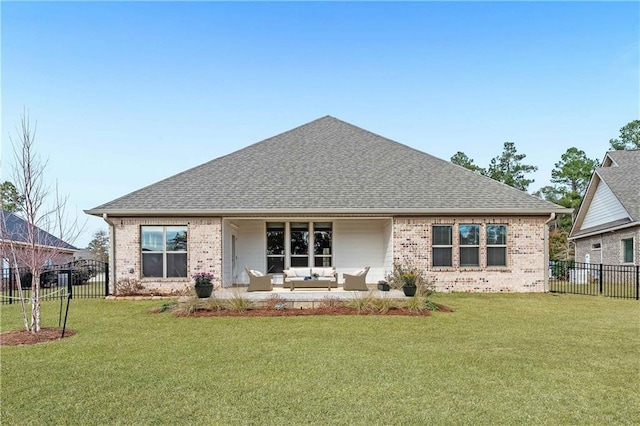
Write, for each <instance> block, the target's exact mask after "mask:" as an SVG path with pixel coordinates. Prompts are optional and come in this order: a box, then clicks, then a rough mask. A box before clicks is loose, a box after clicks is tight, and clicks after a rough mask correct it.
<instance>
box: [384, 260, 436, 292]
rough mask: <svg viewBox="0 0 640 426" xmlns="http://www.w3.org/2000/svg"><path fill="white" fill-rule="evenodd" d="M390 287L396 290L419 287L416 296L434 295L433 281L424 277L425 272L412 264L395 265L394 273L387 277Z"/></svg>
mask: <svg viewBox="0 0 640 426" xmlns="http://www.w3.org/2000/svg"><path fill="white" fill-rule="evenodd" d="M386 279H387V281H389V285H390V286H391V287H392V288H395V289H401V288H402V287H405V286H406V287H417V289H416V290H417V291H416V294H419V295H420V296H423V297H428V296H430V295H431V294H433V293H434V286H433V281H431V280H429V279H428V278H427V277H425V276H424V271H423V270H422V269H420V268H418V267H416V266H414V265H411V264H410V263H394V264H393V272H391V273H390V274H388V275H387V277H386Z"/></svg>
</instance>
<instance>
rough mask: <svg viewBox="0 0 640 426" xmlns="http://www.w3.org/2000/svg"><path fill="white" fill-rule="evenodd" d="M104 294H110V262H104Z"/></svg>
mask: <svg viewBox="0 0 640 426" xmlns="http://www.w3.org/2000/svg"><path fill="white" fill-rule="evenodd" d="M104 295H105V297H106V296H108V295H109V262H105V263H104Z"/></svg>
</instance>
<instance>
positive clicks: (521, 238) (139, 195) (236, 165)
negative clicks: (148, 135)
mask: <svg viewBox="0 0 640 426" xmlns="http://www.w3.org/2000/svg"><path fill="white" fill-rule="evenodd" d="M218 142H219V143H222V142H223V141H218ZM86 212H87V213H88V214H92V215H96V216H102V217H103V218H104V219H105V220H106V222H107V223H108V224H109V228H110V239H111V244H110V247H111V253H110V254H109V258H110V260H111V269H110V273H111V274H112V277H111V278H112V280H111V282H113V283H115V282H117V281H118V280H121V279H124V278H135V279H141V280H142V283H143V285H145V286H146V287H148V288H151V287H155V288H158V289H165V290H170V289H177V288H183V287H186V286H188V285H191V284H192V279H190V276H191V275H192V274H193V273H195V272H198V271H209V272H213V273H214V275H215V277H216V284H218V285H223V286H230V285H232V284H236V283H248V282H249V280H248V277H247V275H246V272H245V267H249V268H250V269H256V270H259V271H262V272H269V273H276V274H278V273H280V272H282V270H283V268H287V267H289V266H294V267H309V266H334V267H336V269H337V271H338V275H339V278H338V280H339V282H342V274H343V273H345V272H346V273H350V272H354V271H356V270H357V269H360V268H362V267H364V266H370V267H371V269H370V271H369V273H368V275H367V282H369V283H375V282H377V280H379V279H382V278H384V276H385V274H386V273H388V272H390V271H391V270H392V269H393V264H394V262H410V263H412V264H413V265H415V266H418V267H420V268H423V269H424V270H425V271H427V274H428V276H429V277H430V278H431V279H433V280H435V284H436V287H437V288H438V289H439V290H444V291H509V292H529V291H544V289H545V282H546V281H545V280H546V279H547V273H546V271H547V269H548V242H547V223H548V222H549V221H550V219H553V218H554V217H555V215H556V214H564V213H567V212H568V210H567V209H564V208H562V207H559V206H557V205H555V204H551V203H548V202H546V201H543V200H541V199H539V198H537V197H534V196H531V195H529V194H527V193H525V192H522V191H519V190H517V189H514V188H512V187H510V186H507V185H505V184H502V183H500V182H497V181H494V180H492V179H490V178H488V177H485V176H480V175H478V174H476V173H473V172H471V171H469V170H466V169H464V168H462V167H459V166H456V165H453V164H451V163H449V162H447V161H444V160H441V159H438V158H435V157H433V156H431V155H428V154H425V153H423V152H421V151H418V150H416V149H413V148H410V147H408V146H406V145H402V144H400V143H397V142H394V141H392V140H389V139H386V138H384V137H381V136H378V135H376V134H374V133H371V132H369V131H366V130H364V129H361V128H358V127H356V126H353V125H351V124H349V123H345V122H343V121H340V120H338V119H335V118H333V117H330V116H326V117H323V118H320V119H318V120H315V121H312V122H310V123H308V124H305V125H303V126H300V127H297V128H295V129H293V130H290V131H288V132H285V133H282V134H280V135H277V136H274V137H272V138H269V139H266V140H264V141H262V142H259V143H256V144H253V145H250V146H248V147H246V148H244V149H241V150H239V151H236V152H233V153H231V154H229V155H225V156H223V157H220V158H217V159H215V160H213V161H210V162H208V163H205V164H202V165H200V166H198V167H194V168H192V169H190V170H187V171H185V172H183V173H180V174H177V175H175V176H173V177H170V178H168V179H165V180H162V181H160V182H157V183H155V184H152V185H150V186H148V187H146V188H142V189H140V190H138V191H135V192H132V193H130V194H128V195H125V196H123V197H121V198H118V199H116V200H113V201H110V202H108V203H106V204H103V205H101V206H98V207H95V208H93V209H91V210H87V211H86Z"/></svg>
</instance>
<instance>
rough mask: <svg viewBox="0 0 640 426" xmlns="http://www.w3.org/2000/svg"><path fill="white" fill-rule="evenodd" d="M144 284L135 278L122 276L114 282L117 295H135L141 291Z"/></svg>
mask: <svg viewBox="0 0 640 426" xmlns="http://www.w3.org/2000/svg"><path fill="white" fill-rule="evenodd" d="M142 290H144V286H143V285H142V284H140V281H138V280H137V279H135V278H122V279H120V280H118V281H117V282H116V288H115V291H116V295H117V296H135V295H139V294H141V293H142Z"/></svg>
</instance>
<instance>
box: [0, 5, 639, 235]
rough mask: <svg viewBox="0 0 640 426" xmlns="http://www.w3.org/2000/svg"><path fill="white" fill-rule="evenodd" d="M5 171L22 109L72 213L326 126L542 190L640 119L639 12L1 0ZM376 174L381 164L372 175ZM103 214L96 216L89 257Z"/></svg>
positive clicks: (89, 230) (616, 8)
mask: <svg viewBox="0 0 640 426" xmlns="http://www.w3.org/2000/svg"><path fill="white" fill-rule="evenodd" d="M0 8H1V9H0V13H1V25H2V27H1V48H2V50H1V61H2V63H1V72H2V75H1V78H2V82H1V88H2V96H1V100H2V114H1V120H2V128H1V140H2V147H1V153H2V170H1V171H0V173H1V176H0V177H1V178H2V179H3V180H4V179H8V178H9V168H10V165H11V163H12V154H11V152H12V151H11V144H10V141H9V135H15V128H16V127H17V126H18V125H19V122H20V116H21V114H22V111H23V108H27V109H28V110H29V113H30V117H31V120H32V122H33V121H36V120H37V122H38V130H37V136H36V144H37V145H36V147H37V149H38V152H39V153H40V154H41V155H42V156H43V157H46V158H48V159H49V165H48V168H47V171H46V175H47V176H48V178H49V180H50V181H54V180H56V179H57V180H58V184H59V187H60V190H61V192H62V193H64V194H68V195H69V208H70V209H71V210H74V211H77V212H78V214H79V215H80V216H81V217H82V218H83V219H84V216H85V215H84V213H82V210H84V209H89V208H93V207H96V206H98V205H100V204H102V203H105V202H107V201H110V200H112V199H115V198H117V197H119V196H122V195H125V194H127V193H129V192H131V191H134V190H136V189H139V188H141V187H143V186H146V185H149V184H151V183H154V182H156V181H158V180H160V179H163V178H165V177H168V176H171V175H173V174H176V173H179V172H181V171H183V170H186V169H188V168H190V167H193V166H196V165H198V164H201V163H203V162H206V161H209V160H211V159H214V158H217V157H219V156H222V155H225V154H228V153H230V152H233V151H235V150H237V149H240V148H242V147H244V146H247V145H249V144H252V143H254V142H257V141H260V140H263V139H265V138H268V137H271V136H274V135H276V134H278V133H281V132H283V131H286V130H289V129H291V128H293V127H296V126H299V125H301V124H304V123H307V122H309V121H312V120H314V119H316V118H319V117H322V116H325V115H332V116H334V117H337V118H339V119H342V120H345V121H347V122H350V123H352V124H355V125H357V126H360V127H363V128H365V129H367V130H370V131H373V132H375V133H378V134H380V135H382V136H385V137H388V138H390V139H393V140H396V141H398V142H401V143H404V144H406V145H409V146H412V147H414V148H417V149H419V150H422V151H424V152H427V153H429V154H432V155H435V156H437V157H440V158H443V159H447V160H448V159H449V158H450V157H451V156H452V155H453V154H454V153H456V152H457V151H464V152H465V153H466V154H467V155H468V156H469V157H471V158H473V159H474V160H475V162H476V163H477V164H479V165H481V166H487V165H488V163H489V161H490V159H491V158H492V157H495V156H497V155H499V154H500V153H501V152H502V147H503V144H504V142H505V141H512V142H515V144H516V147H517V149H518V151H519V152H521V153H524V154H526V155H527V158H526V159H525V162H526V163H528V164H533V165H536V166H538V167H539V171H538V172H537V173H535V174H533V175H532V177H533V178H535V182H534V183H533V184H532V185H531V186H530V187H529V191H530V192H533V191H535V190H536V189H538V188H540V187H541V186H544V185H546V184H548V183H549V179H550V178H551V170H552V169H553V167H554V163H556V162H557V161H559V159H560V156H561V155H562V153H564V152H565V151H566V150H567V149H568V148H569V147H572V146H576V147H578V148H580V149H583V150H584V151H585V152H586V153H587V155H588V156H589V157H591V158H597V159H602V157H603V155H604V153H605V151H606V150H607V148H608V146H609V144H608V141H609V139H611V138H614V137H617V136H618V134H619V129H620V127H622V126H623V125H625V124H626V123H628V122H629V121H631V120H634V119H637V118H639V117H640V111H639V108H640V107H639V105H640V95H639V90H640V89H639V81H640V60H639V56H640V53H639V52H640V45H639V40H640V4H638V3H637V2H619V3H615V2H603V3H599V2H560V3H555V2H514V3H511V2H487V3H484V2H410V3H370V2H351V3H338V2H318V3H297V2H281V3H272V2H259V3H248V2H243V3H222V2H160V3H155V2H69V3H64V2H45V3H34V2H4V1H3V2H1V3H0ZM380 167H384V162H382V163H381V164H380ZM101 228H102V229H106V224H105V223H104V222H103V221H102V219H98V218H90V219H89V221H88V223H87V227H86V232H85V233H84V235H83V236H82V237H81V238H80V239H78V240H77V241H76V244H77V245H78V246H84V245H86V244H87V243H88V241H90V239H91V235H92V234H93V233H94V232H95V231H96V230H98V229H101Z"/></svg>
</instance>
